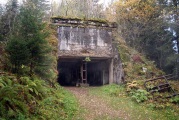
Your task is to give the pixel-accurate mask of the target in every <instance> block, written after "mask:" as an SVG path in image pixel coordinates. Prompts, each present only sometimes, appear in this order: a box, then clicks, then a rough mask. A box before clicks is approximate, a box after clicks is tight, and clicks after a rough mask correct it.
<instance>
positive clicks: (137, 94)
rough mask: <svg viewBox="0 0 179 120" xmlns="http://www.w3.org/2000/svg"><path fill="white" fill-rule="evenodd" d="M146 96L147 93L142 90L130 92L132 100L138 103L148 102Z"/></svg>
mask: <svg viewBox="0 0 179 120" xmlns="http://www.w3.org/2000/svg"><path fill="white" fill-rule="evenodd" d="M148 95H149V93H148V92H147V91H146V90H143V89H138V90H136V91H133V92H132V98H133V99H134V100H135V101H136V102H138V103H140V102H144V101H146V100H148Z"/></svg>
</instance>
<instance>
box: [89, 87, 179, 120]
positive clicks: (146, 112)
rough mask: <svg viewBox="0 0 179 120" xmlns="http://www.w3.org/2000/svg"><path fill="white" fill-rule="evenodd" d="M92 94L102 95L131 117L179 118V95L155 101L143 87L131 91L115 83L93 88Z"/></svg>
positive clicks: (153, 119)
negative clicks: (164, 100) (165, 100)
mask: <svg viewBox="0 0 179 120" xmlns="http://www.w3.org/2000/svg"><path fill="white" fill-rule="evenodd" d="M91 94H94V95H98V96H100V97H102V98H103V99H105V100H106V101H107V102H108V104H109V105H110V106H112V107H113V108H114V109H116V110H122V111H124V112H125V114H126V116H128V117H129V118H130V119H134V120H137V119H140V120H144V119H149V120H159V119H162V120H179V114H178V113H179V106H178V103H177V104H176V103H175V101H176V102H177V101H178V97H175V98H172V99H168V100H167V102H163V101H161V102H159V101H154V100H152V97H151V95H150V94H149V93H148V92H147V91H146V90H144V89H142V88H140V89H135V90H132V91H131V92H130V93H129V91H127V89H126V85H115V84H112V85H106V86H102V87H100V88H96V89H93V90H92V91H91ZM173 103H174V104H173Z"/></svg>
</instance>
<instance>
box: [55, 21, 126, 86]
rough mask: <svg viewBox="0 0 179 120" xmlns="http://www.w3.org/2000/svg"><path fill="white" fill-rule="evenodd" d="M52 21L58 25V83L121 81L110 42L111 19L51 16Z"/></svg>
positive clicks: (97, 83) (115, 53) (96, 83)
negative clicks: (85, 19)
mask: <svg viewBox="0 0 179 120" xmlns="http://www.w3.org/2000/svg"><path fill="white" fill-rule="evenodd" d="M52 22H53V24H54V25H57V26H58V29H57V33H58V58H59V60H58V71H59V83H60V84H62V85H75V84H77V83H85V84H89V85H92V86H93V85H104V84H110V83H121V79H122V78H123V71H122V70H119V69H122V67H121V66H120V65H118V64H121V61H120V57H119V54H118V52H117V51H116V50H114V49H115V48H116V47H115V48H114V45H113V36H112V31H113V30H114V29H116V26H115V24H114V23H107V22H99V21H82V20H73V19H61V18H54V19H52ZM115 57H117V58H118V59H116V58H115ZM116 60H117V61H116ZM114 63H115V64H116V63H117V64H116V65H114ZM121 65H122V64H121ZM115 66H117V68H118V69H116V67H115ZM119 72H120V73H119ZM118 77H119V78H118Z"/></svg>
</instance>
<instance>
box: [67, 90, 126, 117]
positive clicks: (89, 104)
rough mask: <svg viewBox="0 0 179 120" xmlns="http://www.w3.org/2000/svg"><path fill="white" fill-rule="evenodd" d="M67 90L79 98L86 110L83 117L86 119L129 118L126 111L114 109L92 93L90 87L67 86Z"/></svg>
mask: <svg viewBox="0 0 179 120" xmlns="http://www.w3.org/2000/svg"><path fill="white" fill-rule="evenodd" d="M66 89H67V90H69V91H71V92H72V93H73V94H74V95H75V96H76V97H77V99H78V100H79V103H80V106H81V107H82V108H83V109H84V110H85V112H82V115H81V116H82V118H83V119H85V120H99V119H101V120H102V119H103V120H121V119H122V120H128V117H127V116H126V115H124V112H122V111H119V110H114V109H113V108H112V107H111V106H110V105H108V104H107V102H106V101H105V100H103V99H102V98H100V97H98V96H96V95H91V94H90V93H89V90H90V89H93V88H92V87H89V88H78V87H66Z"/></svg>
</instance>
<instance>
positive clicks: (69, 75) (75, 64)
mask: <svg viewBox="0 0 179 120" xmlns="http://www.w3.org/2000/svg"><path fill="white" fill-rule="evenodd" d="M83 60H84V59H83V58H60V59H59V60H58V73H59V74H58V82H59V84H60V85H62V86H76V84H78V83H87V84H89V85H90V86H100V85H104V84H108V83H109V59H99V58H98V59H95V58H91V61H89V62H85V61H83Z"/></svg>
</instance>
